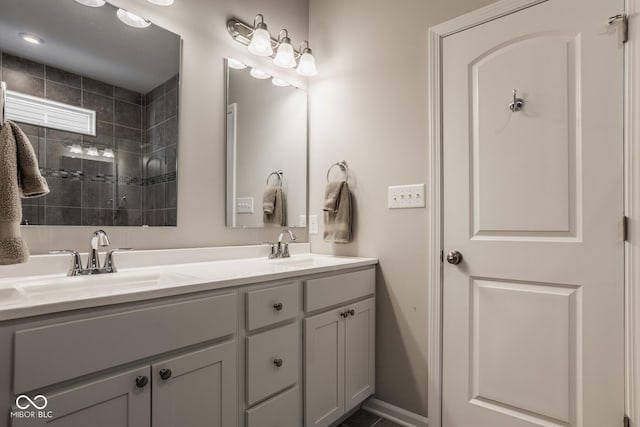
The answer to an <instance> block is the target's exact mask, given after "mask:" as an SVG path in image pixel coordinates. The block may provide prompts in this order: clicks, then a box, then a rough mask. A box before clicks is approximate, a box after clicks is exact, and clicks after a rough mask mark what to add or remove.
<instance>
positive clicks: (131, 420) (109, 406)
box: [12, 367, 151, 427]
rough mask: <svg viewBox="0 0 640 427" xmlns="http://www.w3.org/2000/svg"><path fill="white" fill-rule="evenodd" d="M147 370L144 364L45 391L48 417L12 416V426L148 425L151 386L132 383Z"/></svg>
mask: <svg viewBox="0 0 640 427" xmlns="http://www.w3.org/2000/svg"><path fill="white" fill-rule="evenodd" d="M149 374H150V369H149V367H144V368H139V369H134V370H130V371H126V372H121V373H118V374H115V375H111V376H108V377H105V378H100V379H97V380H94V381H90V382H87V383H85V384H83V385H79V386H75V387H71V388H67V389H64V390H60V391H57V392H55V393H53V394H48V395H47V396H48V405H47V407H46V408H44V409H43V411H44V412H47V411H51V418H41V419H38V418H14V419H13V420H12V426H13V427H36V426H43V425H46V424H53V425H55V426H56V427H87V426H92V427H149V426H150V425H151V423H150V419H149V412H150V409H151V387H150V386H149V385H146V386H145V387H138V386H136V379H137V378H147V381H148V379H149ZM35 401H36V403H37V404H39V405H40V404H42V402H41V401H40V400H35ZM14 410H16V408H14ZM30 410H31V409H29V411H30Z"/></svg>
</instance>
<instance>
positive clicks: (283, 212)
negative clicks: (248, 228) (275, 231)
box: [262, 187, 287, 227]
mask: <svg viewBox="0 0 640 427" xmlns="http://www.w3.org/2000/svg"><path fill="white" fill-rule="evenodd" d="M262 212H263V214H264V215H263V223H264V225H265V226H273V227H282V226H286V225H287V195H286V192H285V191H284V189H283V188H282V187H267V188H266V189H265V190H264V195H263V197H262Z"/></svg>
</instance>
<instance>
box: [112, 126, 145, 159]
mask: <svg viewBox="0 0 640 427" xmlns="http://www.w3.org/2000/svg"><path fill="white" fill-rule="evenodd" d="M115 144H116V149H117V150H119V151H128V152H130V153H140V150H141V148H142V131H141V130H139V129H132V128H127V127H123V126H116V128H115Z"/></svg>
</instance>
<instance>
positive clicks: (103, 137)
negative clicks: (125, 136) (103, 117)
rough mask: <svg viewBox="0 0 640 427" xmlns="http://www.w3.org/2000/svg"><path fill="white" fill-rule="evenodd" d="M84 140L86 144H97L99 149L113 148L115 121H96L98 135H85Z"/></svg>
mask: <svg viewBox="0 0 640 427" xmlns="http://www.w3.org/2000/svg"><path fill="white" fill-rule="evenodd" d="M82 140H83V142H84V143H85V144H92V145H96V146H97V148H99V149H103V150H104V149H105V148H111V149H113V148H114V143H113V123H107V122H96V136H91V135H83V137H82Z"/></svg>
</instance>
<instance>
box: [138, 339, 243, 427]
mask: <svg viewBox="0 0 640 427" xmlns="http://www.w3.org/2000/svg"><path fill="white" fill-rule="evenodd" d="M236 359H237V356H236V341H231V342H228V343H225V344H220V345H216V346H213V347H208V348H205V349H203V350H198V351H194V352H192V353H188V354H185V355H182V356H178V357H175V358H173V359H168V360H165V361H164V362H160V363H156V364H154V365H153V366H152V369H151V370H152V378H153V398H152V402H153V404H152V408H153V409H152V411H153V415H152V420H153V427H175V426H185V427H191V426H193V427H200V426H206V427H230V426H235V425H236V424H237V412H238V405H237V397H238V394H237V392H236V386H237V384H236V383H237V370H236Z"/></svg>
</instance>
